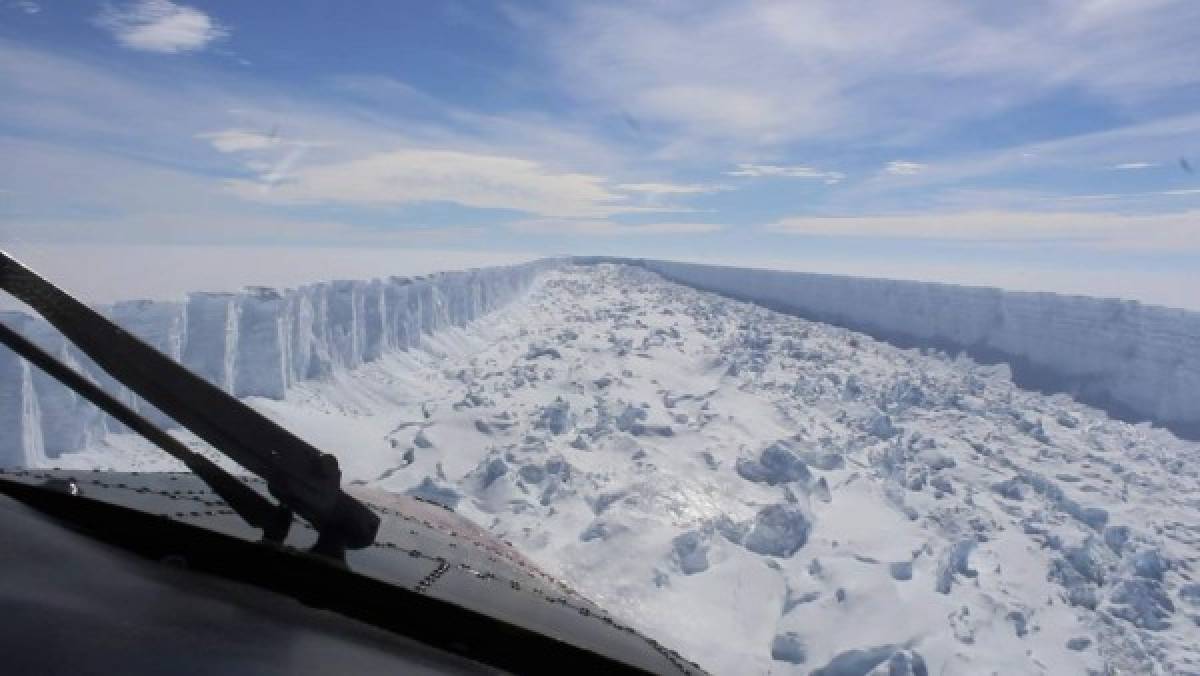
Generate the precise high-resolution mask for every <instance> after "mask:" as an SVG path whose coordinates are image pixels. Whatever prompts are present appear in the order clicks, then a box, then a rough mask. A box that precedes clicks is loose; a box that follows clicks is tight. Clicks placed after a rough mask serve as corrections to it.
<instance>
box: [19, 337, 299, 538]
mask: <svg viewBox="0 0 1200 676" xmlns="http://www.w3.org/2000/svg"><path fill="white" fill-rule="evenodd" d="M0 343H2V344H4V345H5V346H6V347H8V349H10V350H12V351H13V352H15V353H17V354H18V355H20V356H21V357H24V358H25V359H26V360H27V361H28V362H29V363H31V364H33V365H34V366H37V367H38V368H40V369H41V370H42V371H44V372H46V373H47V374H49V375H50V376H52V377H53V378H54V379H55V380H57V381H59V382H60V383H62V384H63V385H65V386H67V387H69V388H71V389H72V390H74V391H75V392H76V393H78V394H79V395H80V396H82V397H83V398H84V399H87V400H88V401H90V402H92V403H93V404H95V405H96V407H97V408H99V409H100V410H102V411H104V412H105V413H107V414H109V415H110V416H112V417H113V418H115V419H116V420H117V421H118V422H120V423H121V424H123V425H125V426H126V427H128V428H129V429H131V430H133V431H134V432H137V433H138V434H140V435H142V436H143V437H145V438H146V439H147V440H148V441H150V442H151V443H153V444H154V445H155V446H158V447H159V448H161V449H162V450H163V451H165V452H166V453H167V454H168V455H170V456H171V457H173V458H175V459H176V460H179V461H180V462H182V463H183V464H184V465H186V466H187V468H188V469H190V470H191V471H192V473H193V474H195V475H196V476H198V477H200V478H201V479H202V480H203V481H204V483H206V484H208V486H209V487H210V488H212V490H213V492H214V493H216V494H217V495H218V496H220V497H221V499H222V500H224V501H225V503H226V504H228V505H229V508H230V509H232V510H233V511H235V512H237V514H238V516H240V517H242V518H243V519H244V520H245V521H246V523H248V524H250V525H251V526H254V527H255V528H261V529H262V531H263V539H264V540H266V541H268V542H275V543H282V542H283V540H284V538H285V537H287V532H288V529H289V526H290V525H291V521H292V513H291V510H289V509H288V508H287V507H283V506H280V505H275V504H273V503H272V502H271V501H270V500H268V499H267V498H265V497H263V495H262V494H260V493H259V492H258V491H256V490H254V489H253V488H251V487H249V486H247V485H246V484H244V483H242V482H241V481H239V480H238V479H237V477H235V476H233V475H232V474H230V473H228V472H226V471H225V470H223V469H221V468H220V467H219V466H218V465H216V464H215V463H213V462H212V461H211V460H209V459H208V458H206V457H204V456H203V455H200V454H199V453H196V452H195V451H193V450H191V449H190V448H188V447H187V446H185V445H184V444H183V443H182V442H180V441H179V440H178V439H176V438H175V437H173V436H171V435H170V434H167V433H166V432H164V431H163V430H162V429H160V428H159V427H158V426H156V425H155V424H154V423H152V422H150V421H149V420H147V419H146V418H145V417H143V416H141V415H139V414H138V413H137V412H136V411H134V410H133V409H131V408H129V407H128V406H126V405H125V404H123V403H121V402H120V401H118V400H117V399H116V398H115V397H113V396H112V395H110V394H109V393H107V392H105V391H104V390H102V389H100V387H99V386H98V385H96V384H95V383H93V382H92V381H90V380H88V379H87V378H85V377H84V376H83V375H81V374H79V373H78V372H76V371H75V370H74V369H72V368H71V367H69V366H67V365H66V364H63V363H62V362H61V361H59V360H58V359H56V358H54V357H53V356H51V355H50V354H49V353H47V352H45V351H44V350H42V349H41V348H40V347H38V346H37V345H34V344H33V343H32V342H30V341H29V340H28V339H26V338H25V337H24V336H22V335H21V334H19V333H17V332H16V331H14V330H12V329H10V328H9V327H7V326H5V325H4V324H0Z"/></svg>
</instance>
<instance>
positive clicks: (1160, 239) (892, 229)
mask: <svg viewBox="0 0 1200 676" xmlns="http://www.w3.org/2000/svg"><path fill="white" fill-rule="evenodd" d="M764 229H765V230H767V231H768V232H774V233H779V234H786V235H820V236H831V237H874V238H894V239H937V240H960V241H963V240H970V241H994V242H1007V241H1025V242H1029V241H1050V240H1061V241H1066V242H1074V243H1076V244H1080V245H1085V246H1089V247H1094V248H1103V249H1114V250H1124V251H1137V250H1145V251H1154V250H1159V251H1180V250H1184V251H1200V211H1187V212H1181V213H1169V214H1145V215H1131V214H1116V213H1096V212H1022V211H976V212H960V213H942V214H906V215H894V216H842V217H809V216H797V217H792V218H785V219H781V220H779V221H776V222H774V223H771V224H768V225H766V226H764Z"/></svg>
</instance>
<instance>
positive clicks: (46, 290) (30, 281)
mask: <svg viewBox="0 0 1200 676" xmlns="http://www.w3.org/2000/svg"><path fill="white" fill-rule="evenodd" d="M0 288H3V289H4V290H5V291H7V292H8V293H10V294H12V295H13V296H14V297H16V298H17V299H19V300H21V301H23V302H24V303H26V304H27V305H29V306H30V307H32V308H33V309H34V310H37V312H38V313H39V314H41V315H42V316H43V317H44V318H45V319H46V321H48V322H49V323H50V324H51V325H53V326H54V327H55V328H57V329H58V330H59V331H60V332H61V333H62V334H63V335H64V336H66V337H67V338H68V339H70V340H71V342H73V343H75V345H76V346H78V347H79V349H80V350H82V351H83V353H84V354H86V355H87V356H89V357H91V359H92V360H93V361H94V362H96V364H97V365H99V366H100V367H101V368H103V369H104V370H105V371H107V372H108V373H109V374H110V375H112V376H113V377H114V378H116V379H117V380H118V381H120V382H121V383H123V384H124V385H125V386H126V387H128V388H129V389H130V390H131V391H133V392H134V393H135V394H137V395H138V396H140V397H141V398H142V399H145V400H146V401H147V402H149V403H151V404H153V405H154V406H156V407H157V408H158V409H159V410H160V411H162V412H163V413H165V414H166V415H168V416H169V417H171V418H172V419H173V420H175V421H176V422H178V423H179V424H180V425H182V426H184V427H186V428H187V429H189V430H191V431H192V432H193V433H194V434H195V435H196V436H198V437H200V438H201V439H203V440H205V441H206V442H208V443H209V444H210V445H212V446H213V448H215V449H217V450H218V451H220V452H222V453H224V454H225V455H227V456H228V457H230V458H231V459H232V460H234V461H235V462H237V463H238V464H239V465H241V466H242V467H245V468H246V469H247V470H249V471H250V472H252V473H254V474H257V475H258V476H260V477H262V478H263V479H264V480H265V481H266V482H267V488H268V490H269V491H270V493H271V495H273V496H275V497H276V498H277V499H278V500H279V501H280V503H282V504H283V505H285V506H286V507H288V508H289V509H291V510H293V511H294V512H295V513H296V514H298V515H300V516H301V517H303V518H304V519H306V520H308V521H309V523H311V524H312V525H313V527H314V528H315V529H316V530H317V531H318V533H319V537H318V539H317V544H316V545H315V546H314V548H313V550H314V551H315V552H317V553H320V554H325V555H328V556H332V557H334V558H338V559H340V558H342V557H343V555H344V553H345V550H346V549H347V548H349V549H360V548H363V547H367V546H370V545H371V543H373V542H374V541H375V534H376V532H377V531H378V529H379V517H378V516H377V515H376V514H375V513H374V512H372V511H371V510H370V509H369V508H368V507H367V506H366V505H364V504H362V503H361V502H359V501H357V500H355V499H354V498H352V497H350V496H349V495H347V494H346V493H345V492H344V491H343V490H342V489H341V469H340V468H339V467H338V462H337V459H336V458H335V457H333V456H332V455H329V454H327V453H322V452H321V451H320V450H318V449H316V448H314V447H313V446H311V445H310V444H308V443H307V442H305V441H304V440H302V439H300V438H299V437H297V436H295V435H294V434H292V433H291V432H288V431H287V430H285V429H284V428H282V427H280V426H279V425H277V424H275V423H274V422H272V421H270V420H268V419H267V418H266V417H264V416H263V415H261V414H260V413H258V412H257V411H255V410H254V409H252V408H250V407H249V406H246V405H245V404H243V403H242V402H240V401H238V400H237V399H236V398H234V397H233V396H232V395H230V394H228V393H226V392H225V391H223V390H221V389H220V388H218V387H216V386H215V385H213V384H211V383H209V382H208V381H206V380H204V379H203V378H201V377H200V376H197V375H196V374H194V373H192V372H191V371H189V370H187V369H186V368H184V367H183V366H182V365H181V364H179V363H178V362H176V361H174V360H172V359H171V358H169V357H167V356H166V355H164V354H162V353H161V352H159V351H158V350H156V349H154V348H153V347H150V346H149V345H147V344H145V343H143V342H142V341H141V340H139V339H137V338H136V337H134V336H133V335H132V334H130V333H129V332H127V331H125V330H124V329H122V328H121V327H119V326H117V325H116V324H114V323H113V322H111V321H110V320H108V319H107V318H105V317H104V316H103V315H101V314H100V313H98V312H96V311H95V310H93V309H91V308H89V307H88V306H86V305H84V304H83V303H81V302H79V301H78V300H76V299H75V298H73V297H72V296H71V295H70V294H68V293H66V292H65V291H63V290H61V289H59V288H58V287H56V286H54V285H53V284H51V283H50V282H48V281H46V280H45V279H43V278H42V277H40V276H39V275H38V274H37V273H35V272H33V271H32V270H30V269H29V268H27V267H25V266H24V265H22V264H21V263H19V262H18V261H16V260H15V259H14V258H12V257H11V256H9V255H8V254H7V253H5V252H3V251H0Z"/></svg>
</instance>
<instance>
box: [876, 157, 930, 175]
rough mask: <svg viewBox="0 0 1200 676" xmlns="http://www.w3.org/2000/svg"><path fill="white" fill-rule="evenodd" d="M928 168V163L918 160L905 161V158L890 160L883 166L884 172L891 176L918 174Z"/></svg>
mask: <svg viewBox="0 0 1200 676" xmlns="http://www.w3.org/2000/svg"><path fill="white" fill-rule="evenodd" d="M928 168H929V165H928V164H921V163H920V162H907V161H905V160H892V161H891V162H888V163H887V166H885V167H884V168H883V170H884V172H886V173H888V174H892V175H893V176H912V175H914V174H919V173H921V172H922V171H925V170H926V169H928Z"/></svg>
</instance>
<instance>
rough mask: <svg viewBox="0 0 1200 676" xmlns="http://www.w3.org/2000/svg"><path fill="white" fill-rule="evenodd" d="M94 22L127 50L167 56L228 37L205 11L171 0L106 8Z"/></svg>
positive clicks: (157, 0) (152, 0)
mask: <svg viewBox="0 0 1200 676" xmlns="http://www.w3.org/2000/svg"><path fill="white" fill-rule="evenodd" d="M95 21H96V24H97V25H98V26H100V27H101V28H104V29H105V30H107V31H109V32H110V33H112V34H113V37H115V38H116V39H117V42H119V43H121V44H122V45H124V46H125V47H128V48H130V49H140V50H143V51H148V52H161V53H164V54H176V53H179V52H192V51H197V50H200V49H203V48H204V47H205V46H207V45H208V44H209V43H210V42H212V41H214V40H219V39H221V38H224V37H226V36H228V35H229V29H228V28H225V27H224V26H222V25H221V24H219V23H217V22H216V21H214V20H213V19H212V18H211V17H209V16H208V15H207V14H205V13H204V12H201V11H200V10H198V9H196V8H194V7H188V6H186V5H177V4H175V3H173V2H170V1H169V0H137V2H133V3H129V4H125V5H122V6H116V5H106V6H105V7H104V9H103V10H101V12H100V14H99V15H98V16H97V17H96V20H95Z"/></svg>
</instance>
